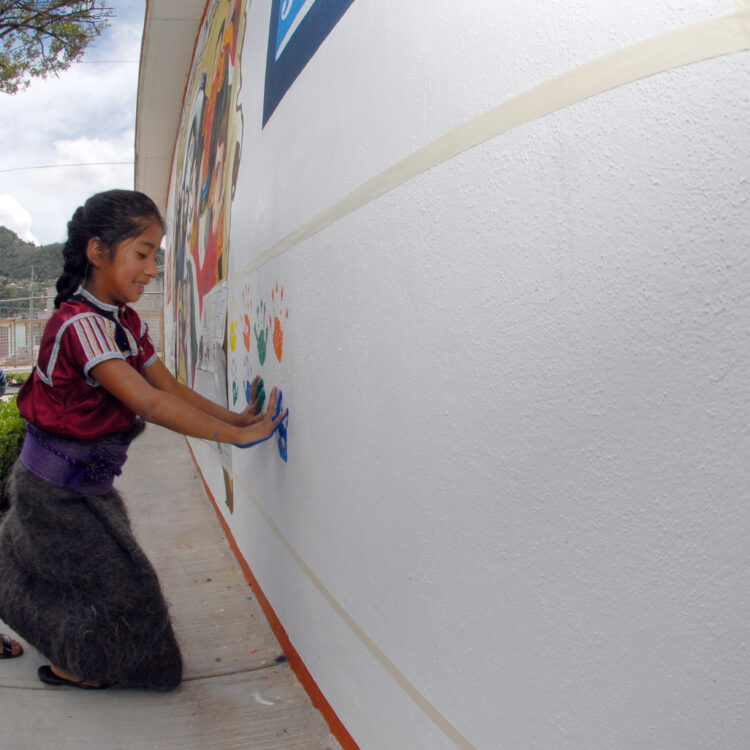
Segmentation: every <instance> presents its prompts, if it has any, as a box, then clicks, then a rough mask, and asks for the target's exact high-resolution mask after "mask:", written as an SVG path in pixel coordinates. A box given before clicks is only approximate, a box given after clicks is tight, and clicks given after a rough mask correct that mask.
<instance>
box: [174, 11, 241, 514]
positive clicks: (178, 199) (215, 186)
mask: <svg viewBox="0 0 750 750" xmlns="http://www.w3.org/2000/svg"><path fill="white" fill-rule="evenodd" d="M246 5H247V4H246V2H245V0H213V2H211V4H210V5H209V7H208V9H207V11H206V17H205V19H204V22H203V25H202V27H201V32H200V36H199V38H198V43H197V46H196V52H195V59H194V64H193V68H192V73H191V77H190V81H189V83H188V86H187V90H186V96H185V104H184V108H183V119H182V123H181V127H180V131H179V134H178V140H177V148H176V151H175V174H174V193H173V194H174V200H175V209H174V210H175V213H174V224H175V232H174V235H173V244H172V245H171V246H169V247H168V248H167V261H166V271H167V275H168V278H167V314H168V315H171V321H170V323H171V325H172V327H173V331H174V337H173V341H174V351H173V352H171V353H170V355H171V356H169V358H168V359H169V360H170V361H171V364H172V366H173V368H174V371H175V375H176V377H177V378H178V379H179V380H180V381H181V382H183V383H186V384H187V385H189V386H190V387H192V388H195V389H196V390H197V391H199V392H200V393H202V394H203V395H205V396H207V397H208V398H210V399H211V400H213V401H215V402H217V403H220V404H223V405H226V406H229V405H230V400H231V398H232V395H231V394H227V382H228V373H227V357H226V353H227V324H226V323H227V292H226V277H227V273H228V269H229V252H230V247H229V236H230V232H229V230H230V223H231V208H232V199H233V197H234V191H235V186H236V181H237V174H238V172H239V165H240V158H241V155H242V130H243V118H242V108H241V107H240V106H239V105H238V103H237V97H238V94H239V90H240V86H241V75H240V70H241V68H240V62H241V56H242V46H243V40H244V36H245V23H246ZM231 335H232V331H230V336H231ZM216 449H217V451H218V453H219V455H220V457H221V460H222V464H223V466H224V486H225V502H226V505H227V507H228V508H229V510H230V511H232V510H233V509H234V491H233V483H232V479H231V450H230V448H229V447H228V446H225V445H221V444H217V445H216Z"/></svg>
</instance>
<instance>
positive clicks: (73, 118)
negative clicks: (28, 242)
mask: <svg viewBox="0 0 750 750" xmlns="http://www.w3.org/2000/svg"><path fill="white" fill-rule="evenodd" d="M110 4H111V5H113V6H114V8H115V11H116V13H117V16H116V17H115V18H114V19H113V23H112V26H111V27H110V28H109V29H108V30H107V31H106V32H105V34H104V35H103V36H102V37H100V38H99V39H98V40H97V42H96V44H95V46H93V47H91V48H89V50H88V51H87V53H86V55H85V57H84V62H83V63H80V64H76V65H74V66H73V67H72V68H70V69H69V70H68V71H66V72H65V73H63V74H62V75H60V76H59V77H58V78H48V79H44V80H35V81H34V82H33V83H32V84H31V86H30V87H29V88H28V90H27V91H24V92H21V93H19V94H15V95H12V96H10V95H5V94H4V95H2V107H1V108H0V142H2V143H4V144H6V148H5V149H4V153H3V164H2V168H3V169H14V170H17V171H4V172H3V171H0V193H7V194H10V195H12V196H14V197H15V198H16V199H17V200H18V202H19V203H20V204H21V205H22V206H25V207H26V208H27V209H28V211H29V212H30V214H31V220H32V222H33V226H34V234H35V235H36V236H37V237H38V238H39V240H40V242H42V243H45V244H46V243H48V242H55V241H61V240H63V239H64V238H65V228H66V224H67V221H68V219H70V217H71V215H72V213H73V211H74V210H75V208H76V207H77V206H79V205H80V204H81V203H83V202H84V201H85V200H86V198H88V197H89V196H90V195H92V194H93V193H96V192H98V191H100V190H106V189H108V188H113V187H124V188H132V187H133V173H134V170H133V165H132V163H131V164H126V165H111V166H105V167H76V168H72V167H71V168H68V167H65V168H51V169H50V168H45V169H27V168H28V167H35V166H44V165H57V164H72V163H82V162H85V163H88V162H120V161H126V162H132V161H133V157H134V130H135V110H136V95H137V86H138V61H139V60H140V45H141V33H142V27H143V16H144V8H145V0H115V1H114V2H111V3H110ZM103 61H105V62H103ZM18 168H22V169H21V170H18Z"/></svg>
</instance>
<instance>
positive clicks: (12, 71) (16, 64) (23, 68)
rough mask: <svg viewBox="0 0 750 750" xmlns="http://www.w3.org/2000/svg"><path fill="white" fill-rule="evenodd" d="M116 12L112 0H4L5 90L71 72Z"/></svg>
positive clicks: (0, 54) (1, 75) (0, 60)
mask: <svg viewBox="0 0 750 750" xmlns="http://www.w3.org/2000/svg"><path fill="white" fill-rule="evenodd" d="M112 15H113V12H112V8H110V7H109V6H108V5H107V4H106V0H0V92H3V93H6V94H15V93H16V92H17V91H19V90H21V89H25V88H26V87H27V86H28V85H29V83H30V81H31V79H32V78H35V77H41V78H45V77H46V76H47V75H49V74H50V73H53V74H57V73H59V72H60V71H62V70H67V69H68V68H69V67H70V66H71V64H72V63H74V62H75V61H76V60H78V59H80V57H81V56H82V55H83V53H84V50H85V49H86V47H88V45H89V44H90V43H91V42H92V41H93V40H94V39H96V37H97V36H99V34H100V33H101V32H102V30H103V29H104V28H105V27H106V26H107V25H108V24H109V20H108V19H110V18H111V17H112Z"/></svg>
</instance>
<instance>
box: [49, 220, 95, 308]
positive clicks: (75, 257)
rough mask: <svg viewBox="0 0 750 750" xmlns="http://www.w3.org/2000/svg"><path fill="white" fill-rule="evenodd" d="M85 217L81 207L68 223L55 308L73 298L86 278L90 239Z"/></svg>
mask: <svg viewBox="0 0 750 750" xmlns="http://www.w3.org/2000/svg"><path fill="white" fill-rule="evenodd" d="M84 215H85V208H84V206H79V207H78V208H77V209H76V210H75V213H74V214H73V218H72V219H71V220H70V221H69V222H68V239H67V240H66V242H65V245H63V250H62V255H63V272H62V275H61V276H60V278H59V279H58V280H57V284H56V285H55V287H56V289H57V296H56V297H55V308H59V307H60V304H61V303H62V302H65V300H66V299H69V298H70V297H72V296H73V295H74V294H75V293H76V290H77V289H78V287H79V286H80V285H81V284H82V283H83V281H84V280H85V278H86V271H87V269H88V258H87V256H86V245H87V244H88V238H87V237H86V232H85V231H84V230H83V225H84V223H85V222H84Z"/></svg>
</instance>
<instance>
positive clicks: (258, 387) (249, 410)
mask: <svg viewBox="0 0 750 750" xmlns="http://www.w3.org/2000/svg"><path fill="white" fill-rule="evenodd" d="M265 400H266V392H265V391H264V390H263V380H262V378H261V377H260V375H256V376H255V378H254V379H253V382H252V383H251V384H250V403H249V404H248V405H247V407H246V408H245V409H244V410H243V411H241V412H239V414H238V415H237V419H236V422H235V424H236V425H237V426H238V427H249V426H250V425H253V424H255V423H256V422H260V421H262V420H263V402H264V401H265Z"/></svg>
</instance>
